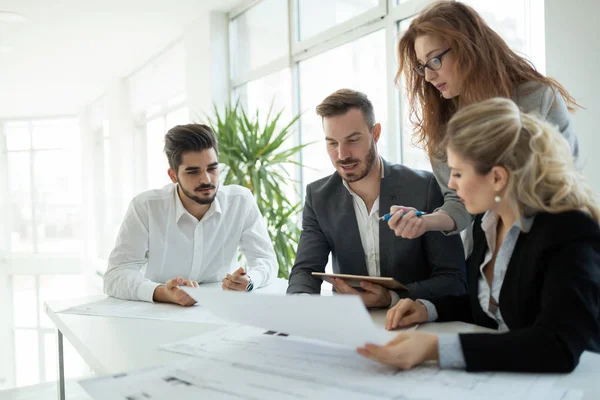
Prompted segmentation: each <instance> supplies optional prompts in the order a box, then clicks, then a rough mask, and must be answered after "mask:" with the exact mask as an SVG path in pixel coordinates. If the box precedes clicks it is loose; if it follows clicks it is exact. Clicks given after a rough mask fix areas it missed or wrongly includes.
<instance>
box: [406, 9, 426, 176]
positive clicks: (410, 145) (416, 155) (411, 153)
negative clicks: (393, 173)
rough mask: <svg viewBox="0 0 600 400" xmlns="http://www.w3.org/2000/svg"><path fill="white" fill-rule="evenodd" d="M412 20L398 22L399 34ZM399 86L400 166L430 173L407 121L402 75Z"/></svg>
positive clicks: (423, 153)
mask: <svg viewBox="0 0 600 400" xmlns="http://www.w3.org/2000/svg"><path fill="white" fill-rule="evenodd" d="M413 19H414V17H412V18H409V19H405V20H402V21H401V22H400V24H399V30H400V32H401V33H402V32H404V31H406V30H407V29H408V27H409V26H410V23H411V22H412V20H413ZM400 86H401V88H402V89H400V95H401V98H400V102H401V106H400V107H401V115H400V123H401V124H402V126H401V129H402V164H404V165H406V166H407V167H410V168H414V169H422V170H425V171H431V162H430V161H429V157H428V156H427V153H426V152H425V150H423V149H422V148H421V147H418V146H416V145H415V144H414V143H415V140H416V138H415V137H414V136H413V132H414V128H413V125H412V123H411V122H410V120H409V115H408V112H409V110H408V97H407V96H406V91H405V90H404V87H405V80H404V75H402V77H401V79H400Z"/></svg>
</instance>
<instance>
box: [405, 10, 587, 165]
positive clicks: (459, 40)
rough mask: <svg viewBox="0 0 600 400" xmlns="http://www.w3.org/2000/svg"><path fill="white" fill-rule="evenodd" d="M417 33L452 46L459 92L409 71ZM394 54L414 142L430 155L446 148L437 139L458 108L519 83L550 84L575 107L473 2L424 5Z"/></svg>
mask: <svg viewBox="0 0 600 400" xmlns="http://www.w3.org/2000/svg"><path fill="white" fill-rule="evenodd" d="M422 35H434V36H438V37H442V38H444V40H445V41H446V42H447V44H448V45H449V47H451V48H452V53H453V55H454V57H455V58H456V64H455V71H454V74H455V76H456V77H457V78H458V85H459V87H460V88H461V91H460V95H459V96H457V97H455V98H453V99H445V98H441V97H440V95H439V91H438V90H437V89H436V88H435V87H434V86H433V85H431V84H429V83H427V82H426V81H425V78H424V77H423V76H420V75H419V74H417V73H416V72H415V71H414V69H413V68H414V67H415V66H416V65H417V64H418V61H417V56H416V54H415V49H414V44H415V40H416V38H417V37H419V36H422ZM398 58H399V64H398V65H399V68H398V72H397V74H396V77H395V82H396V84H397V85H398V84H399V81H400V78H401V76H402V73H404V76H405V78H406V90H407V93H408V100H409V118H410V121H411V123H412V124H413V126H414V128H415V132H414V136H415V139H416V140H415V144H417V145H419V146H422V147H423V148H424V149H425V150H426V151H427V154H428V155H429V157H430V158H432V159H434V158H436V159H444V158H445V149H443V148H441V146H440V145H441V143H442V141H443V139H444V135H445V129H446V124H447V123H448V121H449V120H450V118H451V117H452V115H454V113H455V112H456V111H457V110H458V109H459V108H462V107H463V106H466V105H469V104H473V103H477V102H480V101H483V100H486V99H490V98H493V97H505V98H510V97H511V96H512V95H513V94H514V91H515V89H516V88H517V86H519V85H520V84H522V83H525V82H539V83H540V84H544V85H549V86H552V87H553V88H555V89H556V90H557V91H558V92H559V93H560V95H561V96H562V97H563V98H564V99H565V102H566V104H567V107H568V108H569V110H570V111H574V110H575V107H578V104H577V103H576V102H575V99H573V97H571V95H569V93H568V92H567V91H566V89H565V88H564V87H563V86H562V85H560V84H559V83H558V82H557V81H556V80H554V79H552V78H548V77H545V76H543V75H542V74H540V73H539V72H538V71H537V70H536V69H535V67H534V66H533V65H532V64H531V62H530V61H529V60H527V59H526V58H524V57H522V56H520V55H518V54H517V53H515V52H514V51H513V50H511V49H510V47H509V46H508V45H507V44H506V42H505V41H504V40H503V39H502V38H501V37H500V35H498V33H496V32H495V31H494V30H493V29H492V28H490V27H489V26H488V25H487V23H486V22H485V21H484V20H483V18H482V17H481V16H480V15H479V14H478V13H477V12H476V11H475V10H474V9H473V8H471V7H469V6H467V5H465V4H462V3H459V2H454V1H439V2H436V3H433V4H431V5H430V6H428V7H427V8H426V9H425V10H423V12H421V14H419V15H418V16H417V17H416V18H415V19H414V20H413V21H412V22H411V24H410V26H409V28H408V30H407V31H406V33H404V35H403V36H402V37H401V38H400V41H399V44H398ZM459 66H460V67H459Z"/></svg>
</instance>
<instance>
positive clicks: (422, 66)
mask: <svg viewBox="0 0 600 400" xmlns="http://www.w3.org/2000/svg"><path fill="white" fill-rule="evenodd" d="M450 50H452V47H448V49H447V50H445V51H442V52H441V53H440V54H438V55H437V56H435V57H431V58H430V59H429V60H427V62H426V63H425V64H424V65H423V64H418V65H416V66H415V67H414V68H413V70H414V71H415V72H416V73H417V75H419V76H425V68H428V69H429V70H430V71H438V70H439V69H440V68H442V57H444V56H445V55H446V54H447V53H448V52H449V51H450ZM433 60H438V61H439V62H440V66H439V67H438V68H432V67H430V66H429V65H428V64H429V63H430V62H431V61H433ZM419 68H421V69H419ZM420 71H423V72H420Z"/></svg>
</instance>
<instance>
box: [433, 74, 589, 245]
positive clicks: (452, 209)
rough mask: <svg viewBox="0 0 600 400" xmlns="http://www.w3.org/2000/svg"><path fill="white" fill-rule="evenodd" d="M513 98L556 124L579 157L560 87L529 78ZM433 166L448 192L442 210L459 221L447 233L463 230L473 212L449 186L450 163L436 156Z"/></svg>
mask: <svg viewBox="0 0 600 400" xmlns="http://www.w3.org/2000/svg"><path fill="white" fill-rule="evenodd" d="M555 94H556V95H555ZM513 100H514V101H515V103H517V105H518V106H519V107H520V108H521V110H522V111H523V112H526V113H534V114H537V115H539V116H541V117H543V118H545V119H546V120H547V121H548V122H550V123H552V124H554V125H556V126H557V127H558V129H559V130H560V132H561V133H562V134H563V136H564V137H565V139H567V141H568V142H569V144H570V145H571V149H572V150H573V155H574V156H575V158H577V157H578V155H579V143H578V141H577V136H576V135H575V131H574V129H573V124H572V122H571V117H570V115H569V110H568V109H567V105H566V103H565V101H564V99H563V98H562V96H561V95H560V93H559V92H558V91H557V90H555V89H553V88H552V87H550V86H547V85H543V84H540V83H538V82H527V83H524V84H522V85H520V86H519V87H518V88H517V90H516V93H515V95H514V96H513ZM431 166H432V169H433V174H434V176H435V179H436V180H437V182H438V184H439V185H440V188H441V190H442V194H443V195H444V204H443V205H442V207H440V210H442V211H444V212H446V213H447V214H448V215H450V217H452V219H453V220H454V222H455V223H456V230H454V231H452V232H447V233H457V232H460V231H462V230H463V229H465V228H467V226H468V225H469V224H470V223H471V215H470V214H469V213H468V212H467V210H466V209H465V206H464V205H463V204H462V203H461V202H460V200H459V198H458V196H457V195H456V192H455V191H454V190H452V189H450V188H448V181H449V180H450V169H449V168H448V164H447V163H446V162H443V161H439V160H432V162H431Z"/></svg>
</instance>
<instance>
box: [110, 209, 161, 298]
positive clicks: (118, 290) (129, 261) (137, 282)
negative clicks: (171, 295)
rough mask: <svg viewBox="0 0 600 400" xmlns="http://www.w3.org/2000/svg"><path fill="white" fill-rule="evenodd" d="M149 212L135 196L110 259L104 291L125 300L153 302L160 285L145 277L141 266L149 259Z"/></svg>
mask: <svg viewBox="0 0 600 400" xmlns="http://www.w3.org/2000/svg"><path fill="white" fill-rule="evenodd" d="M148 243H149V233H148V212H147V210H146V209H145V207H144V206H143V205H141V204H139V203H138V202H137V201H136V199H133V200H132V201H131V203H130V204H129V208H128V210H127V213H126V214H125V219H124V220H123V224H122V225H121V229H120V230H119V235H118V236H117V241H116V243H115V247H114V249H113V251H112V252H111V253H110V256H109V258H108V269H107V270H106V273H105V274H104V293H105V294H107V295H109V296H113V297H117V298H120V299H125V300H142V301H149V302H152V297H153V295H154V289H156V287H157V286H158V285H159V284H158V283H156V282H152V281H150V280H148V279H145V278H144V276H143V275H142V272H141V269H142V267H143V266H144V265H145V264H146V263H147V262H148Z"/></svg>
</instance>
